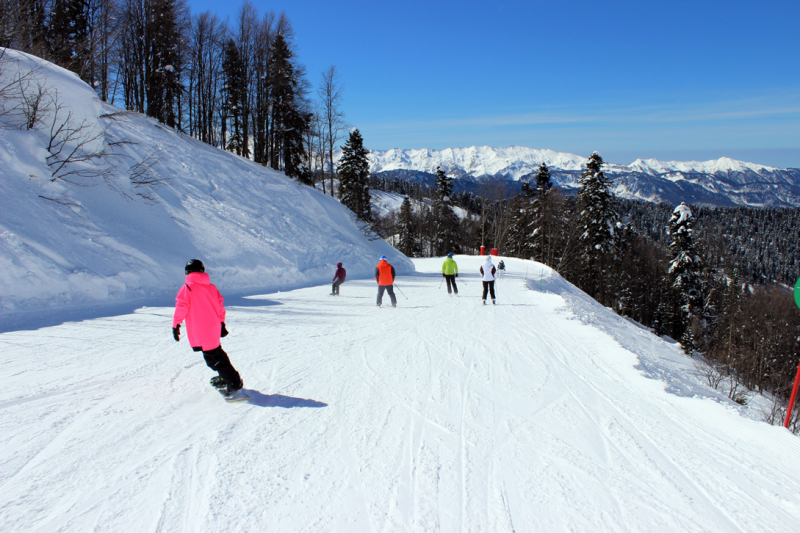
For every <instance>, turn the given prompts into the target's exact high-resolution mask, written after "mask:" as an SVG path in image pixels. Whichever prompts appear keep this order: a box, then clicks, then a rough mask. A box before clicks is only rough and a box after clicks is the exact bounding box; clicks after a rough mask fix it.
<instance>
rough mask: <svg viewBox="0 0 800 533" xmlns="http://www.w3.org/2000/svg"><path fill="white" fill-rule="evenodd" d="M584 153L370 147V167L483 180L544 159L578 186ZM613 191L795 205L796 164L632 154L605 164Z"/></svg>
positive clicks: (556, 174)
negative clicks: (632, 158) (667, 158)
mask: <svg viewBox="0 0 800 533" xmlns="http://www.w3.org/2000/svg"><path fill="white" fill-rule="evenodd" d="M586 161H587V160H586V158H584V157H580V156H577V155H574V154H568V153H562V152H554V151H552V150H534V149H532V148H525V147H521V146H510V147H506V148H491V147H488V146H472V147H469V148H448V149H445V150H399V149H393V150H374V151H372V153H371V154H370V164H371V165H370V171H371V172H372V173H375V174H378V173H380V172H386V171H393V170H401V169H403V170H413V171H419V172H427V173H435V172H436V167H441V168H442V170H444V171H445V172H446V173H447V174H448V175H449V176H452V177H456V178H459V179H469V180H483V179H486V178H490V177H491V178H501V179H510V180H526V181H527V180H531V179H533V176H535V174H536V172H537V171H538V168H539V165H541V164H542V163H545V164H546V165H547V166H548V167H549V168H550V171H551V174H552V176H553V178H554V180H555V181H556V183H557V184H558V185H559V186H561V187H564V188H567V189H570V188H572V189H574V188H577V187H578V176H580V173H581V170H582V167H583V165H584V164H585V163H586ZM605 171H606V172H607V173H608V174H609V175H610V176H611V177H612V179H613V182H614V189H615V193H616V194H617V195H619V196H621V197H623V198H632V199H643V200H648V201H654V202H659V201H665V202H670V203H675V204H679V203H680V202H683V201H685V202H687V203H702V204H709V205H719V206H730V205H749V206H755V207H800V169H779V168H774V167H768V166H764V165H757V164H754V163H745V162H742V161H735V160H733V159H729V158H725V157H723V158H720V159H717V160H712V161H704V162H700V161H689V162H678V161H666V162H665V161H659V160H656V159H647V160H642V159H637V160H636V161H634V162H633V163H631V164H630V165H614V164H610V165H607V166H606V167H605Z"/></svg>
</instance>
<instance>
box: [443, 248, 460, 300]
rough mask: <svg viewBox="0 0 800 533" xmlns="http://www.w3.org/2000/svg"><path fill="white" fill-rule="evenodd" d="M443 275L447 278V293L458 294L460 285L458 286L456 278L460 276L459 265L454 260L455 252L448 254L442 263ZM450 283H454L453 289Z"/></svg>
mask: <svg viewBox="0 0 800 533" xmlns="http://www.w3.org/2000/svg"><path fill="white" fill-rule="evenodd" d="M442 276H444V279H446V280H447V294H453V292H455V293H456V296H458V287H456V278H457V277H458V265H457V264H456V262H455V261H453V254H447V259H445V260H444V263H442ZM450 284H452V285H453V288H452V290H451V289H450Z"/></svg>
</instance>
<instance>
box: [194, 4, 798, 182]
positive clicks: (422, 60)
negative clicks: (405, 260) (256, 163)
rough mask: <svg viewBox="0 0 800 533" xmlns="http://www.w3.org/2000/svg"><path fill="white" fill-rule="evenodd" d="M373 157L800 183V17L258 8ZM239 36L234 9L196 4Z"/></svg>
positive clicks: (747, 7)
mask: <svg viewBox="0 0 800 533" xmlns="http://www.w3.org/2000/svg"><path fill="white" fill-rule="evenodd" d="M253 4H254V5H255V6H256V8H257V9H258V11H259V13H262V14H263V13H264V12H266V11H268V10H271V11H274V12H276V13H281V12H286V14H287V15H288V17H289V18H290V20H291V21H292V24H293V26H294V29H295V34H296V44H297V47H298V57H299V60H300V62H301V63H303V64H304V65H306V67H307V69H308V78H309V81H310V82H311V83H312V84H313V85H314V86H316V85H317V84H318V83H319V81H320V78H321V73H322V71H323V70H325V69H326V68H328V67H329V66H331V65H336V68H337V70H338V71H339V73H340V76H341V78H340V80H341V83H342V85H343V86H344V102H343V105H342V109H343V111H344V112H345V114H346V120H347V121H348V122H349V123H350V124H352V125H353V126H355V127H358V128H359V129H360V130H361V133H362V135H363V136H364V142H365V145H366V146H367V148H369V149H389V148H434V149H441V148H447V147H463V146H472V145H489V146H508V145H520V146H529V147H531V148H549V149H552V150H557V151H562V152H571V153H576V154H579V155H584V156H588V155H589V154H591V152H593V151H595V150H596V151H599V152H600V153H601V154H603V156H604V158H605V159H606V160H608V161H610V162H615V163H630V162H631V161H633V160H634V159H636V158H639V157H641V158H649V157H656V158H659V159H677V160H688V159H697V160H707V159H716V158H719V157H723V156H724V157H732V158H734V159H740V160H745V161H751V162H755V163H761V164H767V165H773V166H779V167H794V168H800V32H798V29H797V21H798V20H800V2H798V1H794V0H783V1H778V2H775V1H770V0H767V1H759V2H756V1H737V0H728V1H708V0H705V1H704V0H695V1H693V2H685V1H681V0H677V1H676V0H673V1H669V2H662V1H643V0H639V1H637V2H628V1H610V2H597V1H595V2H589V1H575V2H573V1H567V0H565V1H556V0H553V1H550V2H535V1H503V0H497V1H494V2H477V1H462V2H449V1H435V0H431V1H429V2H416V1H408V2H389V1H369V2H367V1H351V2H337V1H333V0H329V1H318V0H293V1H287V0H280V1H275V2H263V1H260V0H259V1H255V2H253ZM189 5H190V7H191V10H192V13H193V14H199V13H201V12H202V11H206V10H209V11H211V12H213V13H216V14H218V15H220V16H221V17H223V18H225V17H226V16H229V17H230V18H231V21H233V20H235V15H236V12H237V11H238V9H239V7H240V6H241V2H240V1H238V0H234V1H229V2H225V3H223V4H220V3H219V2H212V1H209V0H189Z"/></svg>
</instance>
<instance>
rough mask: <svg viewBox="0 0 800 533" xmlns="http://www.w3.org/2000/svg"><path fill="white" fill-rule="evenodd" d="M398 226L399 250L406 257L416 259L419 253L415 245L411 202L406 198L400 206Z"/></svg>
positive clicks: (414, 227)
mask: <svg viewBox="0 0 800 533" xmlns="http://www.w3.org/2000/svg"><path fill="white" fill-rule="evenodd" d="M398 225H399V230H400V231H399V233H400V242H399V244H398V246H399V250H400V251H401V252H403V253H404V254H405V255H406V256H407V257H416V255H417V254H418V253H419V245H418V244H417V236H416V226H415V223H414V213H413V211H412V210H411V200H409V198H408V196H406V197H405V198H404V199H403V204H402V205H401V206H400V219H399V224H398Z"/></svg>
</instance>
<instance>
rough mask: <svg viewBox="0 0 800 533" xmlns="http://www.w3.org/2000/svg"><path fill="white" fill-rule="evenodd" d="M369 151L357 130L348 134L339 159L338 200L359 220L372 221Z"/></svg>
mask: <svg viewBox="0 0 800 533" xmlns="http://www.w3.org/2000/svg"><path fill="white" fill-rule="evenodd" d="M367 155H369V151H368V150H367V149H366V148H364V140H363V139H362V138H361V133H360V132H359V131H358V129H355V130H353V131H351V132H350V138H349V139H347V142H346V143H345V145H344V147H343V148H342V157H341V158H340V159H339V166H338V168H337V170H338V172H339V199H340V200H341V201H342V203H343V204H344V205H346V206H347V207H348V208H349V209H350V210H351V211H352V212H353V213H355V214H356V217H357V218H358V219H359V220H362V221H364V222H371V221H372V206H371V204H370V202H371V198H370V194H369V160H368V159H367Z"/></svg>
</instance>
